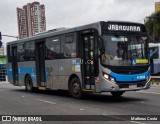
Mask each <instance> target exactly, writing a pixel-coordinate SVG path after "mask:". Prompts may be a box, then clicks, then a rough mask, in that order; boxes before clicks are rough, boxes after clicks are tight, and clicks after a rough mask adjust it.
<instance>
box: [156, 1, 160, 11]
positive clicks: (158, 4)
mask: <svg viewBox="0 0 160 124" xmlns="http://www.w3.org/2000/svg"><path fill="white" fill-rule="evenodd" d="M155 12H156V13H157V12H160V2H155Z"/></svg>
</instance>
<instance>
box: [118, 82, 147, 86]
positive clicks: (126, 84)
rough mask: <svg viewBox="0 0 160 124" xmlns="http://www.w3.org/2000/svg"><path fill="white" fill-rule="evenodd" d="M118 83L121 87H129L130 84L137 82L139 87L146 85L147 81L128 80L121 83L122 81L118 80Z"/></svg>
mask: <svg viewBox="0 0 160 124" xmlns="http://www.w3.org/2000/svg"><path fill="white" fill-rule="evenodd" d="M117 84H118V85H119V88H129V85H130V84H137V87H138V88H139V87H144V86H145V84H146V81H141V82H136V83H134V82H133V83H130V82H128V83H120V82H117Z"/></svg>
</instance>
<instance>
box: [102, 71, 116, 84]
mask: <svg viewBox="0 0 160 124" xmlns="http://www.w3.org/2000/svg"><path fill="white" fill-rule="evenodd" d="M103 77H104V78H105V79H107V80H109V81H111V82H112V83H115V79H114V78H113V77H110V76H109V75H108V74H106V73H103Z"/></svg>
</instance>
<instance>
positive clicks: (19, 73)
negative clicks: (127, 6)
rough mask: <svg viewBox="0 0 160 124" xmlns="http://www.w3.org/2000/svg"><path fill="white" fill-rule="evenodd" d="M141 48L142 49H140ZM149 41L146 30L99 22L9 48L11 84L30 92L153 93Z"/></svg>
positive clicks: (128, 24) (79, 94)
mask: <svg viewBox="0 0 160 124" xmlns="http://www.w3.org/2000/svg"><path fill="white" fill-rule="evenodd" d="M136 46H139V48H137V47H136ZM148 52H149V50H148V35H147V31H146V28H145V26H144V25H143V24H140V23H133V22H119V21H100V22H96V23H92V24H88V25H84V26H78V27H74V28H70V29H62V30H56V29H55V30H52V31H48V32H44V33H41V34H39V35H35V36H32V37H29V38H24V39H20V40H17V41H13V42H9V43H7V67H8V81H9V82H10V83H11V84H13V85H15V86H25V87H26V90H27V91H34V89H39V90H41V89H42V90H47V89H52V90H59V89H62V90H68V91H69V93H70V94H71V95H72V96H73V97H75V98H81V97H82V95H83V94H84V93H85V92H89V93H99V94H103V93H105V92H110V93H111V94H112V95H113V96H121V95H122V94H123V93H124V92H126V91H137V90H142V89H148V88H149V87H150V73H149V71H150V68H149V53H148Z"/></svg>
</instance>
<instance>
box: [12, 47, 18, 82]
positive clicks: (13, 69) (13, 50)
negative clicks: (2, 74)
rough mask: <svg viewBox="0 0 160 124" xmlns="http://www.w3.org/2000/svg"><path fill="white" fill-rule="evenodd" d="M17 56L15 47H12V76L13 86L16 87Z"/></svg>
mask: <svg viewBox="0 0 160 124" xmlns="http://www.w3.org/2000/svg"><path fill="white" fill-rule="evenodd" d="M17 60H18V56H17V46H13V47H12V76H13V84H14V85H18V63H17Z"/></svg>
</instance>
